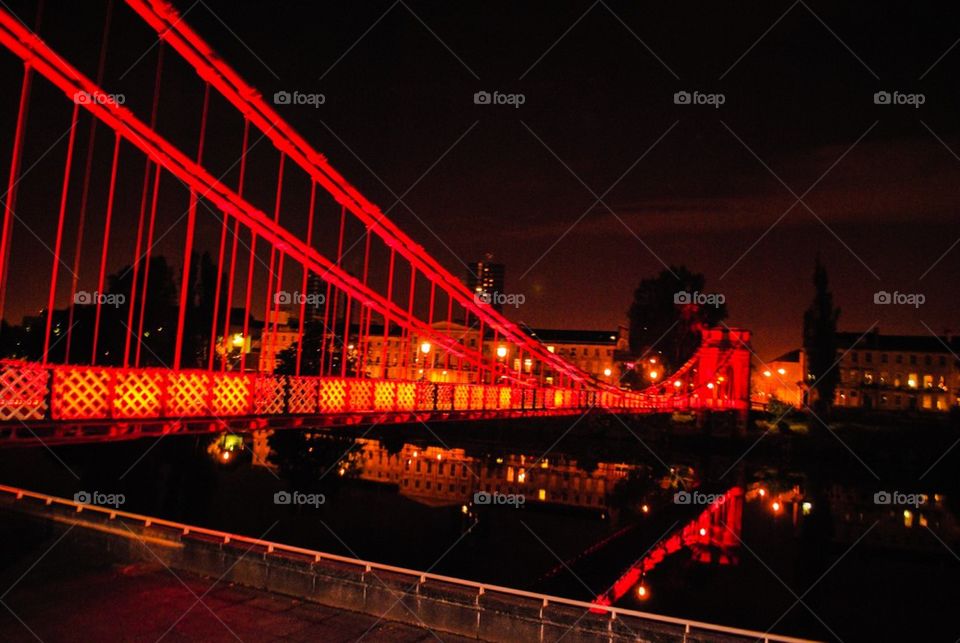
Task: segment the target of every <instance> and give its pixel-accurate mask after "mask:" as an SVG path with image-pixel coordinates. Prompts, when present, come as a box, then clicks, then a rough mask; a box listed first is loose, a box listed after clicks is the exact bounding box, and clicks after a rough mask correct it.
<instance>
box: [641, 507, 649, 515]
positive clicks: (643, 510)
mask: <svg viewBox="0 0 960 643" xmlns="http://www.w3.org/2000/svg"><path fill="white" fill-rule="evenodd" d="M640 511H642V512H643V513H645V514H648V513H650V505H643V506H642V507H640Z"/></svg>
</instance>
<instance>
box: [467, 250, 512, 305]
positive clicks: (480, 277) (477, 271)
mask: <svg viewBox="0 0 960 643" xmlns="http://www.w3.org/2000/svg"><path fill="white" fill-rule="evenodd" d="M491 258H492V255H487V256H486V258H485V259H484V260H483V261H474V262H473V263H471V264H470V265H469V266H468V269H467V276H466V277H467V278H466V283H467V288H469V289H470V292H472V293H473V295H474V297H476V298H477V299H478V301H480V302H482V303H485V304H489V305H490V306H491V307H492V308H493V309H494V310H496V311H498V312H500V311H502V310H503V299H502V298H503V296H504V290H503V283H504V282H503V278H504V273H505V272H506V271H505V268H504V266H503V264H502V263H493V262H491V261H490V259H491Z"/></svg>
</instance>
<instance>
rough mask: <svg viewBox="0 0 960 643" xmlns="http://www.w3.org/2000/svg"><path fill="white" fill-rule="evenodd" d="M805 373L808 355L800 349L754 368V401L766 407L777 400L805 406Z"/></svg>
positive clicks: (752, 384) (752, 381) (752, 385)
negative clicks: (771, 401)
mask: <svg viewBox="0 0 960 643" xmlns="http://www.w3.org/2000/svg"><path fill="white" fill-rule="evenodd" d="M804 373H806V354H805V353H804V352H803V349H800V348H797V349H794V350H792V351H790V352H788V353H784V354H783V355H781V356H780V357H778V358H776V359H774V360H771V361H770V362H767V363H765V364H762V365H761V366H760V367H759V368H754V369H753V373H752V376H751V378H750V380H751V382H750V384H751V393H752V398H753V401H754V402H757V403H759V404H762V405H764V406H766V405H767V404H768V403H769V402H770V400H774V399H775V400H779V401H780V402H783V403H785V404H790V405H791V406H794V407H796V408H801V407H802V406H803V405H804V394H803V393H804Z"/></svg>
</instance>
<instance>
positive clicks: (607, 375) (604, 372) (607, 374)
mask: <svg viewBox="0 0 960 643" xmlns="http://www.w3.org/2000/svg"><path fill="white" fill-rule="evenodd" d="M612 372H613V371H611V370H610V369H609V368H605V369H603V376H604V377H610V374H611V373H612Z"/></svg>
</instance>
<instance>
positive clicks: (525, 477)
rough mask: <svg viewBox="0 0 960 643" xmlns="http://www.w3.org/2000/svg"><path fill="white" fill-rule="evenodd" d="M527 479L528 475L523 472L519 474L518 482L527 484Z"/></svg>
mask: <svg viewBox="0 0 960 643" xmlns="http://www.w3.org/2000/svg"><path fill="white" fill-rule="evenodd" d="M526 479H527V474H526V473H524V472H523V471H521V472H520V473H518V474H517V482H525V481H526Z"/></svg>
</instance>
